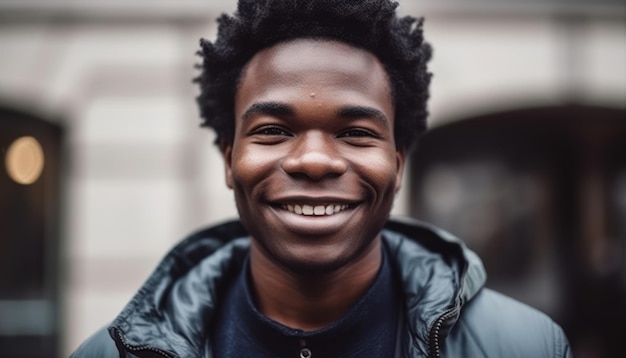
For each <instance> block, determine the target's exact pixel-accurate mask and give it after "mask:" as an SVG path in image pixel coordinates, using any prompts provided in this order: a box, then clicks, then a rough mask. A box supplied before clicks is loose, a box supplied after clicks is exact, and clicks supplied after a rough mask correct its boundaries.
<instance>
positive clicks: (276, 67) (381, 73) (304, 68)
mask: <svg viewBox="0 0 626 358" xmlns="http://www.w3.org/2000/svg"><path fill="white" fill-rule="evenodd" d="M294 87H297V88H300V89H305V90H311V91H316V90H321V92H320V93H315V94H316V95H318V94H319V95H322V96H323V95H324V94H325V93H328V94H330V93H333V90H340V91H342V92H343V94H344V95H346V99H348V100H349V97H351V96H352V97H354V100H355V101H360V102H363V101H366V102H372V101H374V102H386V105H391V106H393V105H392V102H393V100H392V98H391V89H390V88H391V86H390V83H389V79H388V76H387V73H386V71H385V69H384V67H383V65H382V64H381V63H380V61H379V60H378V58H376V56H375V55H373V54H372V53H370V52H368V51H366V50H363V49H360V48H357V47H354V46H352V45H349V44H346V43H343V42H339V41H332V40H319V39H297V40H292V41H287V42H283V43H279V44H277V45H274V46H272V47H269V48H266V49H264V50H262V51H260V52H258V53H257V54H256V55H255V56H254V57H253V58H252V59H251V60H250V62H249V63H248V64H247V65H246V67H245V69H244V72H243V73H242V78H241V81H240V86H239V89H238V91H237V96H236V102H238V103H239V104H241V103H242V102H247V101H248V100H250V99H251V97H254V98H255V100H259V97H267V96H269V97H271V95H272V94H276V93H277V92H280V91H284V92H287V91H290V92H291V93H292V92H294ZM311 93H313V92H311ZM288 94H289V93H282V94H281V95H288ZM294 95H295V94H294Z"/></svg>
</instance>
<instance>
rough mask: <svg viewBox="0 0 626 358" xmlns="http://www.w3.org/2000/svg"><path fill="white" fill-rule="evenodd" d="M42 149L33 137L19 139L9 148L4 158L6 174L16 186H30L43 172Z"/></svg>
mask: <svg viewBox="0 0 626 358" xmlns="http://www.w3.org/2000/svg"><path fill="white" fill-rule="evenodd" d="M43 164H44V157H43V149H42V148H41V145H40V144H39V142H38V141H37V139H35V138H33V137H20V138H18V139H16V140H15V141H14V142H13V143H11V145H10V146H9V150H8V151H7V156H6V166H7V172H8V173H9V176H10V177H11V179H13V180H15V182H16V183H18V184H23V185H28V184H32V183H34V182H35V181H37V179H39V176H40V175H41V172H42V171H43Z"/></svg>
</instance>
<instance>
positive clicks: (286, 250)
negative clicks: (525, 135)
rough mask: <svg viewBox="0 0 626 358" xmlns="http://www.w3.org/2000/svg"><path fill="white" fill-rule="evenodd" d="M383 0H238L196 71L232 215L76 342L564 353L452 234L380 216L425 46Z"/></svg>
mask: <svg viewBox="0 0 626 358" xmlns="http://www.w3.org/2000/svg"><path fill="white" fill-rule="evenodd" d="M395 7H396V4H394V3H392V2H390V1H389V0H364V1H330V0H326V1H321V0H317V1H315V0H302V1H295V0H292V1H288V0H265V1H258V0H240V2H239V7H238V11H237V13H236V14H235V15H234V16H233V17H229V16H226V15H224V16H223V17H221V18H220V19H219V21H220V28H219V33H218V37H217V40H216V41H215V43H210V42H207V41H204V40H203V41H202V42H201V45H202V51H201V55H202V56H203V58H204V62H203V66H202V74H201V76H200V77H199V78H198V79H197V82H198V83H199V84H200V88H201V94H200V96H199V104H200V109H201V114H202V116H203V118H204V120H205V122H204V124H205V125H206V126H209V127H212V128H213V129H214V130H215V131H216V133H217V144H218V146H219V148H220V150H221V151H222V153H223V156H224V162H225V175H226V183H227V185H228V186H229V187H230V188H231V189H233V191H234V194H235V201H236V203H237V208H238V211H239V215H240V219H241V221H240V222H230V223H226V224H222V225H219V226H216V227H212V228H209V229H206V230H204V231H201V232H199V233H196V234H194V235H192V236H191V237H189V238H187V239H186V240H184V241H183V242H181V243H180V244H179V245H178V246H177V247H176V248H174V249H173V250H172V251H171V252H170V253H169V254H168V255H167V256H166V258H165V259H164V260H163V262H162V263H161V264H160V265H159V266H158V268H157V269H156V271H155V272H154V273H153V274H152V276H151V277H150V278H149V279H148V281H147V282H146V284H145V285H144V286H143V287H142V288H141V289H140V290H139V292H138V293H137V294H136V295H135V297H134V298H133V299H132V300H131V302H130V303H129V304H128V305H127V306H126V307H125V308H124V310H123V311H122V313H121V314H120V315H119V316H118V317H117V318H115V319H114V320H113V322H112V323H111V325H110V326H109V327H108V328H107V329H103V330H102V331H100V332H98V333H96V335H94V336H93V337H92V338H90V339H89V340H88V341H87V342H85V343H84V344H83V345H82V346H81V347H80V348H79V349H78V350H77V351H76V352H75V356H76V357H83V356H90V357H100V356H103V357H104V356H120V357H144V356H146V357H154V356H156V357H160V356H163V357H244V356H247V357H301V358H310V357H357V356H358V357H439V356H446V357H566V356H569V355H570V353H569V348H568V344H567V340H566V338H565V336H564V335H563V332H562V331H561V329H560V328H559V327H558V326H557V325H555V324H554V323H553V322H552V321H551V320H550V319H549V318H548V317H546V316H545V315H543V314H541V313H539V312H537V311H535V310H533V309H531V308H529V307H527V306H524V305H522V304H520V303H517V302H515V301H513V300H511V299H509V298H506V297H504V296H501V295H499V294H497V293H494V292H493V291H490V290H488V289H485V288H483V284H484V282H485V274H484V269H483V267H482V264H481V263H480V261H479V259H478V258H477V257H476V255H475V254H473V253H472V252H471V251H469V250H468V249H466V248H465V246H464V245H463V244H462V243H461V242H460V241H458V240H457V239H456V238H454V237H451V236H450V235H448V234H446V233H444V232H442V231H440V230H438V229H436V228H433V227H430V226H428V225H425V224H420V223H417V222H413V221H408V220H407V221H394V220H389V219H388V217H389V212H390V210H391V207H392V204H393V198H394V194H395V193H396V192H397V191H398V189H399V188H400V183H401V179H402V175H403V169H404V164H405V159H406V155H407V154H406V153H407V151H408V150H409V149H410V147H411V144H412V143H413V142H414V141H415V139H416V138H417V137H418V135H419V134H421V132H422V131H423V130H424V127H425V119H426V114H427V113H426V100H427V97H428V84H429V82H430V74H428V72H427V71H426V62H427V61H428V59H429V58H430V47H429V46H428V45H427V44H425V43H424V42H423V39H422V30H421V22H416V21H415V19H413V18H408V17H407V18H397V16H396V14H395Z"/></svg>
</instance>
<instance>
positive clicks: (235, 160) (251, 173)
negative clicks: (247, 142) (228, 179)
mask: <svg viewBox="0 0 626 358" xmlns="http://www.w3.org/2000/svg"><path fill="white" fill-rule="evenodd" d="M277 162H278V161H277V158H275V157H274V156H272V152H271V151H267V150H262V149H258V148H257V149H255V150H251V149H247V147H240V148H235V150H233V157H232V178H233V181H234V184H235V186H236V187H237V188H238V189H240V190H245V189H246V188H247V189H248V190H252V189H254V186H255V185H256V184H258V183H259V182H261V181H262V180H263V179H265V178H267V177H268V176H269V175H270V174H271V173H272V172H273V171H274V170H276V169H275V168H276V163H277Z"/></svg>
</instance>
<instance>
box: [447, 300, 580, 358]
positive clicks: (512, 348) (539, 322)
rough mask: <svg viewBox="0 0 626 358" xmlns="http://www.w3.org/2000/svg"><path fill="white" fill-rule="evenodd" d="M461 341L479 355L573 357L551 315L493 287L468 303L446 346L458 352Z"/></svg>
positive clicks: (561, 331)
mask: <svg viewBox="0 0 626 358" xmlns="http://www.w3.org/2000/svg"><path fill="white" fill-rule="evenodd" d="M458 342H463V344H462V345H463V346H464V348H463V350H464V351H467V350H468V349H471V350H472V351H475V352H476V353H477V354H476V356H477V357H480V356H484V357H505V356H506V357H559V358H560V357H571V351H570V348H569V343H568V341H567V338H566V337H565V334H564V333H563V330H562V329H561V327H559V326H558V325H557V324H556V323H555V322H554V321H552V319H550V317H548V316H547V315H546V314H544V313H542V312H540V311H538V310H536V309H534V308H532V307H530V306H528V305H525V304H523V303H521V302H518V301H516V300H514V299H512V298H510V297H507V296H504V295H502V294H500V293H497V292H495V291H492V290H489V289H482V290H481V291H480V292H479V293H478V294H477V295H476V296H475V297H474V298H473V299H472V300H471V301H470V302H468V303H467V304H466V305H465V307H464V308H463V310H462V311H461V316H460V318H459V320H458V322H457V323H456V325H455V327H454V329H453V330H452V332H451V333H450V337H449V339H448V342H447V343H450V345H448V344H446V348H450V350H452V351H454V350H456V349H457V348H458V344H457V343H458ZM455 344H457V345H456V346H455ZM470 347H471V348H470ZM460 353H462V352H460ZM451 356H455V355H454V354H451Z"/></svg>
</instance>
